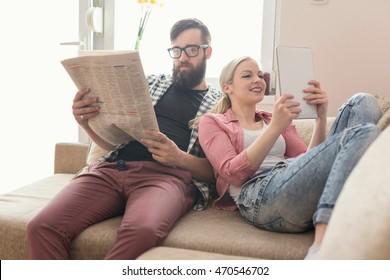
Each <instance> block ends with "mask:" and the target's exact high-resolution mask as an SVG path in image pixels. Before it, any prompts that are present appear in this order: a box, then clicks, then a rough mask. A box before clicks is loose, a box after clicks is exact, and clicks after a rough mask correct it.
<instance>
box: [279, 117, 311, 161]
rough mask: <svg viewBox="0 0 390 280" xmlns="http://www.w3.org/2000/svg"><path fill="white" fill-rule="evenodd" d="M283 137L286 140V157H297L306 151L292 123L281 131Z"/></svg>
mask: <svg viewBox="0 0 390 280" xmlns="http://www.w3.org/2000/svg"><path fill="white" fill-rule="evenodd" d="M283 138H284V140H285V141H286V153H285V154H284V155H285V157H286V158H293V157H297V156H299V155H301V154H304V153H305V152H306V151H307V146H306V144H305V142H304V141H303V140H302V139H301V137H299V135H298V132H297V130H296V128H295V125H294V124H291V125H290V126H289V127H287V129H286V130H285V131H284V133H283Z"/></svg>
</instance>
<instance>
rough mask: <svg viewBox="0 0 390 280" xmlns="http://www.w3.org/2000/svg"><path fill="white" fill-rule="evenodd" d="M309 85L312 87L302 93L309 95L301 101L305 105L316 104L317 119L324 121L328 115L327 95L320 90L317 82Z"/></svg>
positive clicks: (311, 82) (310, 82)
mask: <svg viewBox="0 0 390 280" xmlns="http://www.w3.org/2000/svg"><path fill="white" fill-rule="evenodd" d="M309 85H312V86H313V87H311V88H306V89H304V90H303V92H305V93H311V94H308V95H307V96H305V97H304V98H303V99H304V100H305V101H306V102H307V104H316V105H317V115H318V118H322V119H325V118H326V117H327V113H328V95H327V94H326V92H325V91H323V90H322V89H321V85H320V82H319V81H315V80H312V81H309Z"/></svg>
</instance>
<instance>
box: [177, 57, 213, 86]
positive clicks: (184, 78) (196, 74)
mask: <svg viewBox="0 0 390 280" xmlns="http://www.w3.org/2000/svg"><path fill="white" fill-rule="evenodd" d="M182 65H186V66H188V67H192V65H191V64H187V63H180V64H179V65H177V66H176V67H175V66H174V67H173V74H172V80H173V84H174V85H175V86H176V87H178V88H181V89H192V88H194V87H196V86H198V85H199V84H200V83H201V82H202V80H203V78H204V77H205V74H206V59H203V60H202V62H201V63H200V65H199V66H198V67H197V68H192V70H190V71H180V69H179V68H180V66H182Z"/></svg>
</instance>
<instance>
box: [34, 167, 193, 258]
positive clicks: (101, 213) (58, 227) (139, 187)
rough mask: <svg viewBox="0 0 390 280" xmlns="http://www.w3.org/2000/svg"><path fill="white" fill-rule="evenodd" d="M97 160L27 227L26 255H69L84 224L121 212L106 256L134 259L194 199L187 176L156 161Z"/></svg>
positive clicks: (191, 203)
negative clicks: (121, 163)
mask: <svg viewBox="0 0 390 280" xmlns="http://www.w3.org/2000/svg"><path fill="white" fill-rule="evenodd" d="M126 166H127V167H128V170H124V171H120V170H118V169H117V164H116V163H106V162H99V163H95V164H93V165H92V166H91V167H90V169H89V171H88V172H87V173H85V174H82V175H79V176H78V177H76V178H75V179H74V180H72V181H71V182H70V183H69V184H68V185H67V186H66V187H65V188H64V189H63V190H62V191H61V192H60V193H59V194H58V195H57V196H55V197H54V198H53V199H52V200H51V201H50V202H49V204H48V205H47V206H46V207H45V208H44V209H43V210H42V211H41V212H40V213H39V214H38V215H37V216H35V217H34V218H33V219H32V220H31V221H30V222H29V224H28V226H27V239H28V250H29V252H28V254H29V258H30V259H69V258H70V253H69V252H70V243H71V241H72V240H73V239H74V238H75V237H76V236H77V235H78V234H79V233H81V232H82V231H83V230H84V229H86V228H87V227H89V226H91V225H93V224H96V223H99V222H101V221H104V220H106V219H109V218H111V217H114V216H118V215H123V220H122V223H121V226H120V228H119V230H118V236H117V239H116V241H115V243H114V245H113V246H112V248H111V249H110V250H109V252H108V253H107V255H106V257H105V258H106V259H120V260H127V259H135V258H137V257H138V256H139V255H140V254H142V253H143V252H145V251H146V250H148V249H150V248H152V247H155V246H157V245H158V243H159V241H160V240H161V239H163V238H164V237H166V236H167V234H168V232H169V231H170V229H171V228H172V226H173V225H174V223H175V222H176V221H177V220H178V219H179V218H180V217H181V216H182V215H183V214H185V213H186V212H187V211H188V210H189V209H190V208H191V207H192V206H193V205H194V202H195V197H196V188H195V186H194V185H193V184H192V183H191V174H190V172H188V171H184V170H181V169H177V168H171V167H166V166H163V165H161V164H159V163H156V162H126Z"/></svg>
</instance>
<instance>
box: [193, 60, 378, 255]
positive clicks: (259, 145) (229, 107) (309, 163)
mask: <svg viewBox="0 0 390 280" xmlns="http://www.w3.org/2000/svg"><path fill="white" fill-rule="evenodd" d="M220 86H221V89H222V91H223V92H224V94H225V96H224V98H223V99H221V100H220V101H219V103H218V104H217V106H216V107H215V108H214V109H213V110H212V111H211V112H210V113H208V114H205V115H204V116H203V117H202V118H201V119H200V120H199V140H200V144H201V146H202V148H203V150H204V152H205V154H206V156H207V158H208V159H209V161H210V163H211V164H212V166H213V168H214V171H215V175H216V186H217V191H218V195H219V197H218V198H217V199H216V201H215V202H214V206H215V207H216V208H219V209H225V210H235V209H237V207H238V209H239V211H240V213H241V215H242V217H243V218H244V219H245V220H246V221H247V222H249V223H251V224H253V225H254V226H256V227H259V228H262V229H265V230H270V231H277V232H290V233H296V232H303V231H307V230H309V229H311V228H313V225H314V227H315V238H314V242H313V244H312V245H311V247H310V248H309V252H308V254H307V256H306V258H305V259H315V258H316V257H317V254H318V251H319V248H320V244H321V242H322V239H323V235H324V233H325V230H326V226H327V224H328V222H329V218H330V216H331V213H332V209H333V207H334V204H335V202H336V200H337V197H338V195H339V193H340V191H341V189H342V187H343V185H344V182H345V181H346V179H347V178H348V175H349V174H350V173H351V171H352V169H353V167H354V166H355V164H356V163H357V162H358V160H359V158H360V157H361V156H362V154H363V153H364V151H365V150H366V149H367V147H368V146H369V145H370V144H371V143H372V142H373V140H374V139H375V138H376V137H377V136H378V135H379V133H380V129H379V128H377V126H376V125H375V124H376V123H377V121H378V120H379V118H380V117H381V111H380V108H379V105H378V103H377V101H376V99H375V97H373V96H372V95H369V94H357V95H355V96H353V97H352V98H351V99H350V100H348V101H347V102H346V103H345V104H344V106H343V107H342V108H341V109H340V112H339V115H338V116H337V118H336V120H335V122H334V124H333V127H332V128H331V131H330V133H329V136H328V138H326V120H327V108H328V96H327V94H326V93H325V92H324V91H323V90H322V89H321V87H320V83H319V82H318V81H309V83H308V88H306V89H304V92H305V93H308V94H307V96H305V98H304V101H305V102H307V103H308V104H315V105H316V106H317V114H318V117H317V119H316V120H315V124H314V130H313V135H312V138H311V141H310V143H309V146H308V147H306V145H305V144H304V142H303V141H302V140H301V139H300V138H299V136H298V134H297V132H296V130H295V127H294V125H293V124H292V121H293V119H294V118H296V117H298V116H299V113H300V112H301V110H300V107H299V103H298V102H296V101H294V100H292V99H293V95H291V94H289V93H285V94H283V95H282V96H281V97H280V98H279V99H278V100H277V101H276V103H275V105H274V108H273V112H272V114H271V113H268V112H260V111H257V110H256V104H257V103H258V102H261V101H262V100H263V98H264V92H265V88H266V84H265V81H264V79H263V76H262V72H261V70H260V69H259V66H258V64H257V63H256V61H255V60H253V59H252V58H250V57H242V58H239V59H235V60H233V61H231V62H230V63H229V64H228V65H227V66H225V68H224V69H223V70H222V73H221V77H220ZM194 125H196V121H195V124H194Z"/></svg>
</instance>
